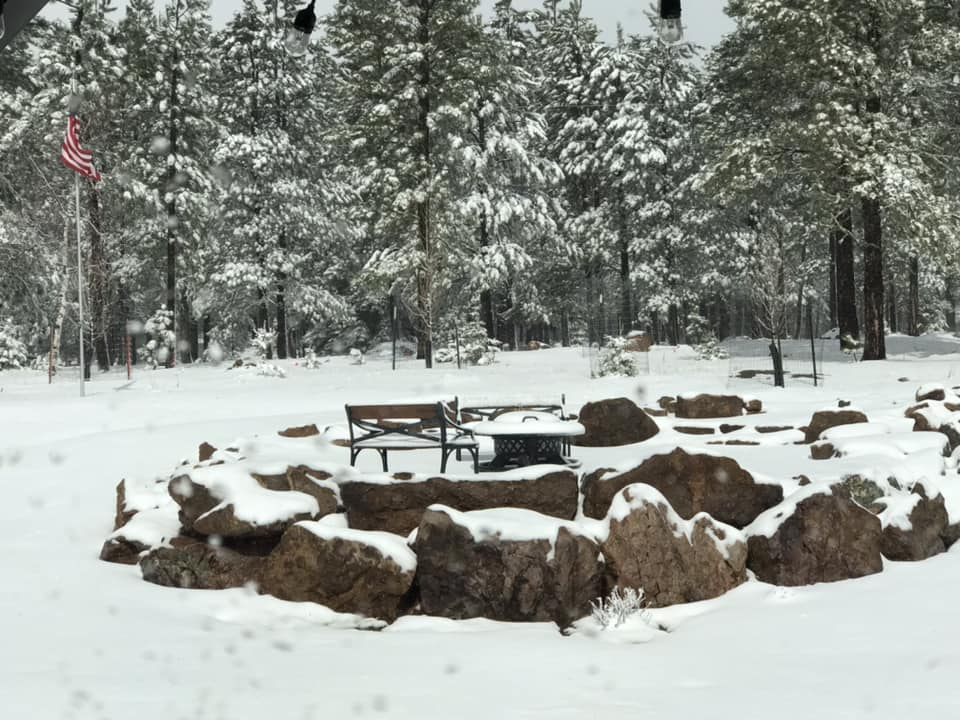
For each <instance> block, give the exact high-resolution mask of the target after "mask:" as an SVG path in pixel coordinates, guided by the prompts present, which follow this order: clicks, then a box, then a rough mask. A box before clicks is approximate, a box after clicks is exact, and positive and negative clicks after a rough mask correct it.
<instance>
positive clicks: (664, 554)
mask: <svg viewBox="0 0 960 720" xmlns="http://www.w3.org/2000/svg"><path fill="white" fill-rule="evenodd" d="M608 521H609V528H610V530H609V533H608V535H607V537H606V539H605V540H604V542H603V544H602V547H603V556H604V558H605V559H606V561H607V565H608V569H609V571H610V573H611V574H612V575H613V576H614V577H616V584H617V586H618V587H620V588H623V589H625V588H634V589H637V590H643V593H644V598H645V599H646V601H647V603H648V604H649V605H650V606H652V607H664V606H667V605H675V604H677V603H685V602H695V601H697V600H707V599H709V598H713V597H717V596H718V595H722V594H723V593H725V592H726V591H727V590H730V589H732V588H734V587H736V586H737V585H739V584H741V583H742V582H744V581H746V579H747V573H746V562H747V543H746V539H745V538H744V536H743V534H742V533H741V532H740V531H739V530H737V529H736V528H734V527H731V526H730V525H724V524H723V523H719V522H717V521H715V520H714V519H713V518H711V517H710V516H709V515H707V514H706V513H699V514H697V515H695V516H694V517H693V518H692V519H691V520H684V519H682V518H681V517H680V516H679V515H677V513H676V512H675V511H674V509H673V508H671V507H670V505H669V504H668V503H667V501H666V499H665V498H664V497H663V495H661V494H660V492H659V491H658V490H657V489H656V488H654V487H651V486H649V485H644V484H636V485H630V486H628V487H626V488H624V489H623V490H622V491H621V492H620V493H619V494H618V495H617V497H616V499H615V500H614V502H613V505H612V506H611V508H610V514H609V515H608Z"/></svg>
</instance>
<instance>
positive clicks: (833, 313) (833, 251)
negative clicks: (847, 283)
mask: <svg viewBox="0 0 960 720" xmlns="http://www.w3.org/2000/svg"><path fill="white" fill-rule="evenodd" d="M838 233H839V231H838V230H836V229H834V230H831V231H830V327H831V328H835V327H837V235H838Z"/></svg>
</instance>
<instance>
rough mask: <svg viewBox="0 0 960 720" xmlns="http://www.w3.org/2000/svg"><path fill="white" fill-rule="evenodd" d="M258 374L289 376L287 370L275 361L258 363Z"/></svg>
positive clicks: (277, 376)
mask: <svg viewBox="0 0 960 720" xmlns="http://www.w3.org/2000/svg"><path fill="white" fill-rule="evenodd" d="M256 368H257V370H256V372H257V375H263V376H264V377H275V378H285V377H286V376H287V373H286V371H285V370H284V369H283V368H282V367H279V366H277V365H274V364H273V363H265V362H261V363H257V365H256Z"/></svg>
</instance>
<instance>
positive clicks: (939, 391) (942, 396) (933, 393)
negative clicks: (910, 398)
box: [916, 386, 947, 403]
mask: <svg viewBox="0 0 960 720" xmlns="http://www.w3.org/2000/svg"><path fill="white" fill-rule="evenodd" d="M946 399H947V392H946V390H944V388H943V387H942V386H941V387H934V388H931V389H930V390H928V391H927V392H925V393H921V392H920V388H917V393H916V400H917V402H918V403H919V402H923V401H924V400H936V401H937V402H943V401H944V400H946Z"/></svg>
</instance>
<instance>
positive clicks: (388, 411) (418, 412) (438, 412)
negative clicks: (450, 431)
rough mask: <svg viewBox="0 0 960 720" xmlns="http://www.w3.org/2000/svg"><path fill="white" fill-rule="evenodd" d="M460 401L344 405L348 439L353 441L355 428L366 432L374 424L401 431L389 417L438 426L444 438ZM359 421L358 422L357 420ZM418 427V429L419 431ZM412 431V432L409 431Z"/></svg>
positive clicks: (426, 426)
mask: <svg viewBox="0 0 960 720" xmlns="http://www.w3.org/2000/svg"><path fill="white" fill-rule="evenodd" d="M458 406H459V400H458V399H457V398H454V399H453V401H452V402H435V403H395V404H392V405H347V406H346V411H347V422H348V424H349V426H350V439H351V441H352V440H354V439H355V438H354V428H355V427H357V428H359V429H360V430H362V431H364V432H366V433H369V432H375V428H373V427H370V424H371V423H373V424H375V425H377V426H381V427H383V428H384V429H385V430H386V429H388V428H389V429H390V430H391V431H394V432H396V431H398V430H400V431H402V430H403V427H402V426H398V425H395V424H392V423H390V422H389V421H391V420H420V428H440V432H441V436H442V437H443V438H446V422H445V421H444V420H450V421H451V422H456V421H457V414H458ZM358 421H359V422H358ZM420 428H417V430H418V431H419V429H420ZM412 432H415V431H412Z"/></svg>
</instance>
